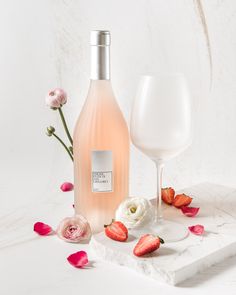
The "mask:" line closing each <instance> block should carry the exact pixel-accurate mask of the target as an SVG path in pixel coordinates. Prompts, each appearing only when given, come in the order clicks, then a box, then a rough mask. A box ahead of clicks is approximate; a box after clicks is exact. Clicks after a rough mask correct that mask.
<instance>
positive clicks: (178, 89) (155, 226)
mask: <svg viewBox="0 0 236 295" xmlns="http://www.w3.org/2000/svg"><path fill="white" fill-rule="evenodd" d="M131 140H132V142H133V144H134V145H135V146H136V147H137V148H138V149H139V150H141V151H142V152H143V153H144V154H146V155H147V156H148V157H149V158H151V159H152V160H153V161H154V163H155V164H156V168H157V198H156V206H155V207H156V208H155V217H154V219H153V220H152V222H151V223H150V224H149V225H147V227H148V228H144V229H143V232H145V231H149V232H151V233H153V234H156V235H158V236H160V237H161V238H163V239H164V240H165V241H166V242H174V241H179V240H182V239H184V238H185V237H186V236H187V234H188V231H187V229H186V227H184V226H183V225H181V224H180V223H177V222H173V221H169V220H163V216H162V208H161V207H162V199H161V188H162V172H163V167H164V163H165V161H167V160H169V159H171V158H173V157H175V156H177V155H178V154H180V153H181V152H183V151H184V150H185V149H186V148H187V147H188V146H189V145H190V144H191V141H192V115H191V102H190V94H189V91H188V87H187V82H186V79H185V77H184V75H183V74H181V73H178V74H167V75H145V76H141V79H140V82H139V85H138V90H137V95H136V97H135V99H134V103H133V108H132V114H131Z"/></svg>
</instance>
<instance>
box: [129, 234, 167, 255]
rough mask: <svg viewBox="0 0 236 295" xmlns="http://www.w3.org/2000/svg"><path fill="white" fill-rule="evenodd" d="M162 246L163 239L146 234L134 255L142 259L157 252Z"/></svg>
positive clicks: (140, 240) (135, 249)
mask: <svg viewBox="0 0 236 295" xmlns="http://www.w3.org/2000/svg"><path fill="white" fill-rule="evenodd" d="M160 244H164V240H163V239H161V238H160V237H157V236H154V235H151V234H146V235H144V236H142V237H141V238H140V239H139V241H138V243H137V244H136V246H135V247H134V250H133V253H134V255H135V256H138V257H140V256H143V255H145V254H148V253H151V252H153V251H156V250H157V249H158V248H159V247H160Z"/></svg>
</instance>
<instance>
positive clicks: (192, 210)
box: [180, 206, 200, 217]
mask: <svg viewBox="0 0 236 295" xmlns="http://www.w3.org/2000/svg"><path fill="white" fill-rule="evenodd" d="M180 209H181V211H182V212H183V214H184V215H186V216H188V217H194V216H196V215H197V214H198V211H199V209H200V208H196V207H188V206H184V207H181V208H180Z"/></svg>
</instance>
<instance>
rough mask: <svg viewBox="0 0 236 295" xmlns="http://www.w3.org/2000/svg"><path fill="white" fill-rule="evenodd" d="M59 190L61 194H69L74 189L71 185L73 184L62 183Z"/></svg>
mask: <svg viewBox="0 0 236 295" xmlns="http://www.w3.org/2000/svg"><path fill="white" fill-rule="evenodd" d="M60 189H61V190H62V191H63V192H70V191H73V189H74V185H73V183H71V182H64V183H63V184H62V185H61V186H60Z"/></svg>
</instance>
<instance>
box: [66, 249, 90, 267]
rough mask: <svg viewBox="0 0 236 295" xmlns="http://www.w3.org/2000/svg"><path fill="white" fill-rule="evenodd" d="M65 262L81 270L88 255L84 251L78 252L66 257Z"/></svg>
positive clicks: (86, 262)
mask: <svg viewBox="0 0 236 295" xmlns="http://www.w3.org/2000/svg"><path fill="white" fill-rule="evenodd" d="M67 260H68V262H69V263H70V264H71V265H73V266H74V267H78V268H82V267H83V266H85V265H86V264H88V255H87V253H86V252H85V251H79V252H76V253H73V254H71V255H70V256H68V257H67Z"/></svg>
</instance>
